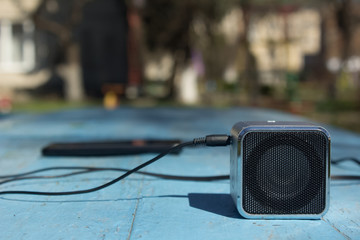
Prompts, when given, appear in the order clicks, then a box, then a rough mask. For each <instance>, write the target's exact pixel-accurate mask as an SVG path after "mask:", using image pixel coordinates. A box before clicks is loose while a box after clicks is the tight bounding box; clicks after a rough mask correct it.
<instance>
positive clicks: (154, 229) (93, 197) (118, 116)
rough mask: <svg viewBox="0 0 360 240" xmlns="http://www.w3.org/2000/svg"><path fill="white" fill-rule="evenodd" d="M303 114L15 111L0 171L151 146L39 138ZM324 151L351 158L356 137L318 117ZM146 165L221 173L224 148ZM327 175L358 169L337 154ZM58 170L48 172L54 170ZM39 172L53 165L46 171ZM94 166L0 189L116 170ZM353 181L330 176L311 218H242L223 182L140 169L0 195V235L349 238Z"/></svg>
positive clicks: (165, 133) (187, 129)
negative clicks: (66, 144)
mask: <svg viewBox="0 0 360 240" xmlns="http://www.w3.org/2000/svg"><path fill="white" fill-rule="evenodd" d="M269 119H272V120H285V121H287V120H290V121H291V120H304V119H301V118H299V117H295V116H292V115H288V114H284V113H281V112H276V111H270V110H263V109H252V108H235V109H223V110H213V109H169V108H160V109H133V108H122V109H119V110H116V111H106V110H103V109H85V110H71V111H64V112H56V113H50V114H45V115H22V114H16V115H12V116H8V117H6V118H4V117H3V118H2V119H1V120H0V133H1V134H0V146H1V147H0V174H1V175H4V174H12V173H19V172H24V171H29V170H34V169H37V168H43V167H51V166H74V165H76V166H106V167H124V168H132V167H135V166H136V165H138V164H140V163H142V162H144V161H146V160H148V159H150V158H151V157H152V156H153V155H151V154H144V155H135V156H126V157H124V156H116V157H89V158H80V157H56V158H54V157H44V156H42V155H41V148H42V147H43V146H45V145H47V144H48V143H49V142H57V141H84V140H87V141H90V140H105V139H106V140H111V139H129V138H130V139H135V138H165V139H169V138H180V139H183V140H191V139H193V138H194V137H199V136H204V135H207V134H212V133H229V131H230V129H231V127H232V125H233V124H234V123H235V122H237V121H242V120H269ZM325 127H326V128H327V129H328V130H329V131H330V133H331V135H332V142H333V146H332V156H333V157H334V158H337V157H343V156H353V157H357V158H360V147H359V146H360V136H359V135H356V134H353V133H350V132H347V131H343V130H339V129H336V128H333V127H330V126H325ZM145 170H146V171H152V172H157V173H167V174H177V175H199V176H201V175H221V174H229V149H228V148H227V147H224V148H191V149H185V150H183V151H182V153H181V154H180V155H169V156H167V157H165V158H163V159H161V160H160V161H158V162H156V163H154V164H153V165H150V166H148V167H147V168H146V169H145ZM331 170H332V174H349V175H351V174H352V175H354V174H360V168H359V166H357V165H355V164H354V163H351V162H349V163H343V164H341V165H339V166H333V167H332V169H331ZM58 173H59V172H58V171H57V172H56V174H58ZM47 174H55V172H50V173H47ZM118 175H119V173H117V172H97V173H91V174H86V175H78V176H73V177H68V178H63V179H52V180H39V179H38V180H28V181H18V182H13V183H8V184H3V185H1V186H0V190H1V191H3V190H16V189H21V190H38V191H68V190H80V189H85V188H89V187H94V186H97V185H100V184H102V183H105V182H107V181H109V180H110V179H113V178H115V177H117V176H118ZM359 185H360V181H333V182H332V183H331V198H330V210H329V212H328V213H327V214H326V215H325V216H324V217H323V218H322V219H321V220H247V219H243V218H241V217H240V216H239V214H238V213H237V211H236V209H235V206H234V204H233V203H232V201H231V199H230V196H229V181H228V180H222V181H216V182H184V181H175V180H164V179H157V178H154V177H148V176H143V175H138V174H135V175H132V176H130V177H129V178H127V179H125V180H123V181H121V182H119V183H117V184H115V185H112V186H110V187H109V188H106V189H103V190H101V191H98V192H94V193H89V194H84V195H73V196H53V197H49V196H29V195H3V196H1V197H0V222H1V224H0V238H1V239H230V238H231V239H306V238H308V239H310V238H311V239H344V238H345V239H349V238H352V239H359V238H360V200H359V199H360V191H359V190H360V187H359Z"/></svg>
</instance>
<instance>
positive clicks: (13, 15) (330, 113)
mask: <svg viewBox="0 0 360 240" xmlns="http://www.w3.org/2000/svg"><path fill="white" fill-rule="evenodd" d="M359 72H360V0H316V1H314V0H313V1H306V0H302V1H296V0H293V1H291V0H277V1H276V0H267V1H265V0H252V1H250V0H222V1H218V0H196V1H195V0H182V1H178V0H127V1H125V0H72V1H69V0H0V111H1V112H2V115H6V114H9V113H12V112H18V111H35V112H39V111H54V110H59V109H63V108H75V107H87V106H104V107H106V108H108V109H114V108H116V107H121V106H140V107H149V106H171V107H172V106H174V107H178V106H206V107H217V108H226V107H236V106H250V107H262V108H272V109H278V110H282V111H286V112H291V113H294V114H299V115H303V116H306V117H308V118H310V119H313V120H316V121H320V122H324V123H330V124H334V125H337V126H341V127H344V128H347V129H350V130H353V131H358V132H360V124H359V120H360V91H359V90H360V79H359Z"/></svg>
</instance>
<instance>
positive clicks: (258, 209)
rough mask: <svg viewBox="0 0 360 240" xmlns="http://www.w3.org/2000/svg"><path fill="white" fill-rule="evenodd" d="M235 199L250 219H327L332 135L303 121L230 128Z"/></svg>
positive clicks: (231, 180) (257, 123) (238, 206)
mask: <svg viewBox="0 0 360 240" xmlns="http://www.w3.org/2000/svg"><path fill="white" fill-rule="evenodd" d="M231 135H232V144H231V154H230V155H231V157H230V159H231V160H230V161H231V164H230V165H231V169H230V182H231V187H230V188H231V196H232V198H233V200H234V202H235V204H236V207H237V209H238V211H239V213H240V214H241V215H242V216H243V217H246V218H260V219H261V218H264V219H266V218H269V219H275V218H282V219H289V218H296V219H299V218H305V219H316V218H320V217H321V216H323V215H324V214H325V213H326V211H327V209H328V206H329V177H330V135H329V133H328V132H327V131H326V130H325V129H324V128H322V127H320V126H316V125H313V124H309V123H303V122H276V121H267V122H239V123H237V124H235V125H234V126H233V128H232V130H231Z"/></svg>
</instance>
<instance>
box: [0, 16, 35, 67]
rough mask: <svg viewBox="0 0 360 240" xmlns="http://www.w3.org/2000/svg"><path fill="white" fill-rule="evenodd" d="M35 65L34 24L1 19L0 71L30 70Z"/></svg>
mask: <svg viewBox="0 0 360 240" xmlns="http://www.w3.org/2000/svg"><path fill="white" fill-rule="evenodd" d="M34 66H35V43H34V26H33V24H32V23H31V22H30V21H25V22H23V23H15V22H11V21H8V20H1V21H0V72H10V73H12V72H16V73H22V72H28V71H31V70H32V69H33V68H34Z"/></svg>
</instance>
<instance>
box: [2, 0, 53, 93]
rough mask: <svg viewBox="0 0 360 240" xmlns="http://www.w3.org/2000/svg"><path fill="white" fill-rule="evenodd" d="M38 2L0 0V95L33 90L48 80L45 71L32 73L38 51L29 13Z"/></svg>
mask: <svg viewBox="0 0 360 240" xmlns="http://www.w3.org/2000/svg"><path fill="white" fill-rule="evenodd" d="M39 2H40V1H39V0H18V1H13V0H0V92H4V91H5V92H8V93H9V92H11V90H12V89H16V88H23V87H34V86H36V85H38V84H41V83H42V82H44V81H46V79H48V78H49V72H48V71H38V72H35V69H36V68H37V66H38V63H39V62H40V59H39V54H38V52H37V51H38V50H40V49H38V48H37V41H38V40H39V39H37V36H36V33H35V26H34V23H33V21H32V20H31V19H30V13H31V12H33V11H34V10H35V9H36V8H37V7H38V4H39ZM40 42H41V40H40Z"/></svg>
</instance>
